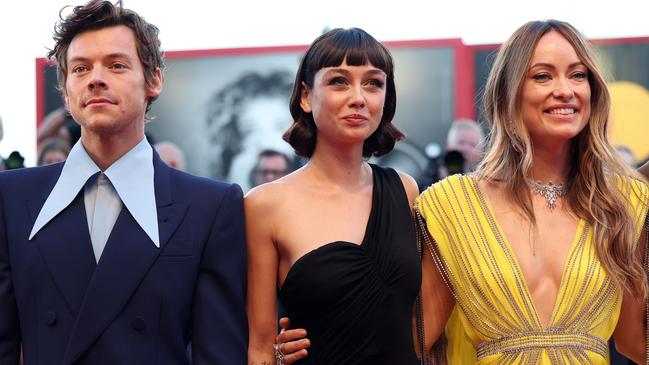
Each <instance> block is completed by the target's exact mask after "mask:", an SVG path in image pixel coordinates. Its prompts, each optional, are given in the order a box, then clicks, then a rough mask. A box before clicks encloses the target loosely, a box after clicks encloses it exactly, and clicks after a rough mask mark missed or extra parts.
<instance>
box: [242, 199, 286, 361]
mask: <svg viewBox="0 0 649 365" xmlns="http://www.w3.org/2000/svg"><path fill="white" fill-rule="evenodd" d="M266 190H268V189H267V187H264V186H262V187H260V188H257V189H254V190H253V191H251V192H250V193H249V194H248V195H247V196H246V198H245V199H244V207H245V213H246V234H247V241H248V297H247V311H248V329H249V332H250V334H249V344H248V364H250V365H252V364H255V365H262V364H266V365H274V364H275V353H274V349H273V343H274V342H275V335H276V334H277V322H276V321H277V304H276V300H277V292H276V285H277V284H276V283H277V268H278V253H277V249H276V246H275V242H273V222H274V221H275V220H274V219H273V211H274V209H273V205H274V204H273V202H272V197H273V193H272V192H267V191H266Z"/></svg>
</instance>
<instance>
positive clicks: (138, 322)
mask: <svg viewBox="0 0 649 365" xmlns="http://www.w3.org/2000/svg"><path fill="white" fill-rule="evenodd" d="M131 326H133V329H134V330H136V331H138V332H142V331H144V329H145V328H146V322H144V318H142V317H135V319H134V320H133V322H131Z"/></svg>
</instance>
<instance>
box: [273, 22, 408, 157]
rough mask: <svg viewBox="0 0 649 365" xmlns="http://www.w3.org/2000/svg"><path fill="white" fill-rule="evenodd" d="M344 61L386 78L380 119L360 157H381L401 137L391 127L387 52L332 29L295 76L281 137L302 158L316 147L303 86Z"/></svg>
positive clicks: (367, 39)
mask: <svg viewBox="0 0 649 365" xmlns="http://www.w3.org/2000/svg"><path fill="white" fill-rule="evenodd" d="M345 60H347V64H348V65H350V66H363V65H365V64H367V63H371V64H372V66H374V67H376V68H378V69H380V70H382V71H383V72H385V74H386V75H387V80H386V81H387V84H386V93H385V104H384V105H383V117H382V118H381V122H380V123H379V127H378V129H377V130H376V131H375V132H374V133H373V134H372V135H371V136H370V137H369V138H368V139H366V140H365V143H364V144H363V156H365V157H369V156H372V155H374V156H381V155H384V154H386V153H388V152H390V151H392V148H394V144H395V143H396V141H398V140H401V139H403V137H404V134H403V133H402V132H401V131H400V130H399V129H398V128H397V127H395V126H394V124H392V118H393V117H394V113H395V111H396V108H397V93H396V89H395V86H394V62H393V61H392V55H390V51H388V49H387V48H386V47H385V46H384V45H383V44H381V43H380V42H379V41H377V40H376V39H374V37H372V36H371V35H369V34H368V33H367V32H365V31H364V30H362V29H358V28H349V29H341V28H336V29H333V30H330V31H328V32H327V33H325V34H323V35H321V36H320V37H318V38H317V39H316V40H315V41H313V43H312V44H311V46H310V47H309V49H308V50H307V51H306V54H305V55H304V57H303V58H302V61H301V62H300V66H299V68H298V71H297V75H296V76H295V83H294V84H293V93H292V95H291V99H290V103H289V107H290V109H291V115H292V116H293V120H294V122H293V124H292V125H291V126H290V127H289V129H288V130H287V131H286V132H285V133H284V136H283V138H284V140H285V141H286V142H288V143H289V144H290V145H291V146H292V147H293V148H294V149H295V152H296V153H297V154H298V155H300V156H302V157H307V158H308V157H311V155H312V154H313V150H314V149H315V143H316V138H317V135H316V126H315V122H314V121H313V115H312V114H311V113H306V112H304V110H302V107H301V105H300V101H301V97H302V88H303V87H304V86H303V83H304V85H306V87H307V88H309V89H312V88H313V81H314V78H315V74H316V73H317V72H318V71H319V70H320V69H322V68H325V67H335V66H339V65H341V64H342V63H343V61H345Z"/></svg>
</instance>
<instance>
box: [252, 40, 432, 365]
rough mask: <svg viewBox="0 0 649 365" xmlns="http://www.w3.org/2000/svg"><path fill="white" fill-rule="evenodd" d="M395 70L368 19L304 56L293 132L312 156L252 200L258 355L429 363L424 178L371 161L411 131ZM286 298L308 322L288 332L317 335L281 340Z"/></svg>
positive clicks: (264, 358)
mask: <svg viewBox="0 0 649 365" xmlns="http://www.w3.org/2000/svg"><path fill="white" fill-rule="evenodd" d="M393 68H394V66H393V63H392V56H391V55H390V53H389V51H388V50H387V49H386V48H385V47H384V46H383V45H382V44H381V43H379V42H378V41H377V40H375V39H374V38H373V37H372V36H370V35H369V34H367V33H366V32H364V31H363V30H360V29H357V28H351V29H334V30H331V31H329V32H327V33H325V34H323V35H322V36H320V37H319V38H318V39H316V40H315V41H314V42H313V44H312V45H311V47H310V48H309V49H308V50H307V52H306V54H305V56H304V58H303V59H302V62H301V64H300V67H299V70H298V73H297V76H296V80H295V85H294V88H293V95H292V97H291V101H290V109H291V114H292V115H293V118H294V123H293V125H292V126H291V127H290V128H289V129H288V131H287V132H286V133H285V134H284V139H285V140H286V141H287V142H288V143H289V144H291V146H293V147H294V149H295V150H296V153H297V154H299V155H301V156H303V157H307V158H309V161H308V162H307V164H306V165H305V166H304V167H302V168H300V169H298V170H296V171H295V172H293V173H291V174H289V175H286V176H284V177H282V178H280V179H278V180H275V181H274V182H271V183H267V184H263V185H261V186H258V187H256V188H255V189H253V190H252V191H251V192H250V193H249V194H248V195H247V196H246V198H245V201H244V204H245V211H246V227H247V235H248V297H247V301H248V304H247V310H248V319H249V330H250V336H249V341H250V343H249V347H248V362H249V363H250V364H252V363H255V364H283V363H294V362H295V361H296V360H297V362H295V363H297V364H348V365H351V364H373V365H381V364H385V365H388V364H390V365H392V364H403V365H408V364H416V363H417V356H416V354H415V352H414V345H413V338H412V333H413V331H412V318H413V308H414V303H415V298H416V297H417V293H418V292H419V288H420V286H421V265H420V260H419V256H418V253H417V249H416V240H415V229H414V224H413V221H412V210H411V207H412V206H413V203H414V199H415V198H416V197H417V195H418V190H417V184H416V183H415V181H414V179H413V178H412V177H410V176H408V175H405V174H401V173H397V172H396V171H394V170H392V169H384V168H381V167H379V166H376V165H372V164H369V163H368V162H367V157H369V156H372V155H374V156H380V155H383V154H386V153H388V152H390V151H391V150H392V148H393V147H394V144H395V142H396V141H397V140H399V139H402V138H403V137H404V135H403V133H401V132H400V131H399V130H398V129H397V128H396V127H395V126H393V125H392V117H393V116H394V112H395V108H396V94H395V86H394V70H393ZM278 288H279V290H278ZM278 296H279V299H280V300H281V302H282V304H283V307H284V309H285V310H286V314H287V315H288V316H289V317H290V318H291V321H292V325H293V326H294V327H295V328H298V329H297V330H291V331H288V332H287V333H291V334H292V336H295V337H292V339H295V338H298V337H305V336H306V335H307V332H308V339H306V338H304V339H302V340H299V341H293V342H289V343H280V344H279V345H276V346H274V343H275V336H276V334H277V308H276V302H277V301H276V299H277V298H278ZM284 325H287V324H286V323H284ZM286 340H287V341H290V340H291V338H287V339H286ZM307 348H308V352H307ZM298 359H301V360H298Z"/></svg>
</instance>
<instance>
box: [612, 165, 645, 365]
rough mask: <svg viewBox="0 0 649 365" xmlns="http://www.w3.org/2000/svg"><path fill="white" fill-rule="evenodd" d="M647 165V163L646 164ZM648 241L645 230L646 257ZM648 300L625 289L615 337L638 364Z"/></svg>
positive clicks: (642, 356)
mask: <svg viewBox="0 0 649 365" xmlns="http://www.w3.org/2000/svg"><path fill="white" fill-rule="evenodd" d="M645 166H646V165H645ZM646 242H647V232H646V230H643V233H642V235H641V237H640V247H641V250H642V253H643V255H641V256H640V257H644V250H645V247H646ZM646 305H647V303H646V301H644V300H642V299H641V298H636V297H635V296H633V295H632V294H631V293H630V292H629V291H625V293H624V297H623V299H622V309H621V310H620V319H619V320H618V322H617V327H615V332H614V333H613V338H614V339H615V348H617V350H618V351H619V352H620V353H621V354H623V355H624V356H626V357H628V358H629V359H631V360H633V361H635V362H636V363H638V364H644V363H645V361H646V359H645V346H646V341H647V338H646V333H647V332H646V325H647V318H646V313H647V312H646Z"/></svg>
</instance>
